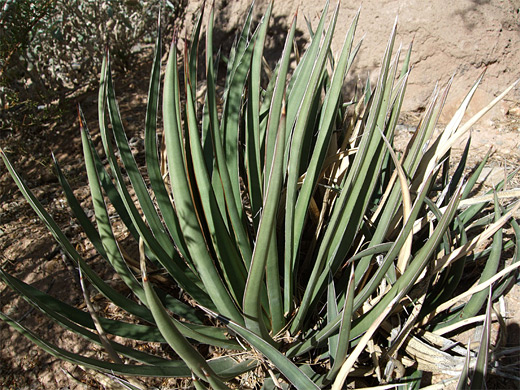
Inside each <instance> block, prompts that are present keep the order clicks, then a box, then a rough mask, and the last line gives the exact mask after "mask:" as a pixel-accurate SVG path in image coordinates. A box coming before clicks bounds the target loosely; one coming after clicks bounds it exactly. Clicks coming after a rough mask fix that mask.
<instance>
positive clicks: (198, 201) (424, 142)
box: [0, 4, 520, 389]
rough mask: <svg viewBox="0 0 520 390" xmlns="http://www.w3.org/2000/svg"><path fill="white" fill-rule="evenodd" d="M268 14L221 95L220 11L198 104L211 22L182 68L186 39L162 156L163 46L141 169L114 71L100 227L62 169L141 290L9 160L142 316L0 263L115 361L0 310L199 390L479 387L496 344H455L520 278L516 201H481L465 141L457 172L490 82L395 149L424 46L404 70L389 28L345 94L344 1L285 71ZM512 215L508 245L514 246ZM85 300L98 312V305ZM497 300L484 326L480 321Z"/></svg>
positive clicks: (9, 280)
mask: <svg viewBox="0 0 520 390" xmlns="http://www.w3.org/2000/svg"><path fill="white" fill-rule="evenodd" d="M327 9H328V7H327V6H326V7H325V9H324V12H323V15H325V14H326V13H327ZM271 10H272V4H270V5H269V6H268V8H267V10H266V12H265V15H264V17H263V18H262V19H261V21H260V22H259V23H258V25H257V26H256V27H255V28H252V9H251V10H250V12H249V14H248V16H247V19H246V22H245V24H244V26H243V29H242V31H241V34H240V35H239V37H238V39H237V40H236V42H235V44H234V45H233V47H232V49H231V52H230V54H229V56H228V58H227V72H226V77H225V81H224V87H223V90H222V91H223V92H222V94H221V95H219V96H217V92H216V91H218V90H220V89H219V88H217V82H219V81H220V80H219V79H218V77H217V75H218V74H219V72H218V66H219V64H220V62H221V61H220V55H219V54H217V55H215V53H214V49H213V42H212V35H213V14H212V15H211V16H210V18H209V22H208V26H207V28H206V31H205V35H206V44H205V54H206V62H205V73H206V87H205V98H204V104H203V106H202V107H199V106H198V103H197V100H196V95H197V92H198V91H200V88H199V86H198V84H197V67H198V64H197V61H198V57H199V40H200V37H201V30H202V27H201V24H202V22H201V20H202V16H201V17H200V18H199V21H198V24H197V25H196V27H195V30H194V33H193V35H192V39H191V44H190V45H189V46H188V45H187V44H186V50H185V58H184V68H183V71H181V72H180V73H179V70H178V69H177V64H178V58H177V55H178V52H177V42H174V43H173V44H172V46H171V51H170V53H169V59H168V63H167V65H166V73H165V77H164V86H163V97H162V118H163V133H162V137H161V140H162V143H163V145H164V153H160V152H159V150H160V147H159V144H158V138H159V137H158V132H157V129H158V124H157V117H158V109H159V100H160V99H159V93H160V87H159V86H160V79H161V76H160V75H161V63H160V59H161V52H160V47H161V45H160V36H159V37H158V40H157V45H156V52H155V59H154V64H153V69H152V74H151V82H150V89H149V97H148V106H147V114H146V124H145V155H146V169H143V168H144V167H139V166H138V164H137V163H136V160H135V159H134V156H133V155H132V152H131V150H130V147H129V144H128V140H127V137H126V135H125V132H124V129H123V126H122V120H121V117H120V114H119V110H118V107H117V103H116V97H115V93H114V87H113V82H112V78H111V71H110V65H109V63H108V59H105V61H104V65H103V70H102V75H101V87H100V91H99V131H100V134H101V138H102V142H103V146H104V156H100V155H98V153H97V151H96V149H95V148H94V146H93V144H92V141H91V139H90V136H89V133H88V130H87V129H86V127H85V124H84V120H83V118H81V123H82V125H81V134H82V141H83V151H84V158H85V165H86V169H87V175H88V181H89V186H90V191H91V196H92V203H93V207H94V212H95V221H92V220H90V219H89V218H88V217H87V214H86V213H85V211H84V210H83V209H82V208H81V206H80V204H79V202H78V200H77V199H76V198H75V197H74V194H73V192H72V189H71V187H70V186H69V184H68V182H67V180H66V178H65V176H64V175H63V174H62V172H61V170H60V169H59V167H58V166H57V164H56V168H57V172H58V177H59V180H60V183H61V184H62V186H63V189H64V192H65V195H66V197H67V200H68V202H69V205H70V207H71V209H72V212H73V213H74V215H75V216H76V218H77V219H78V221H79V223H80V224H81V225H82V227H83V228H84V230H85V232H86V234H87V236H88V238H89V240H90V241H91V242H92V244H93V246H94V247H95V248H96V249H97V251H98V253H99V256H101V257H102V258H104V259H105V260H106V262H107V264H109V265H110V266H111V267H112V268H113V269H114V270H115V272H117V274H118V275H119V277H120V278H121V280H122V281H123V282H124V283H125V284H126V286H128V288H129V289H130V290H131V291H132V293H133V294H132V296H130V297H127V296H123V295H121V294H120V293H119V292H118V291H116V290H115V289H113V288H112V287H111V286H110V285H109V284H107V282H106V281H105V280H103V279H102V278H101V277H99V276H98V275H97V274H96V273H95V272H94V271H93V269H92V268H91V267H90V265H89V263H88V262H87V261H85V260H84V259H83V258H82V256H81V254H80V253H78V252H77V251H76V250H75V248H74V246H73V245H72V244H71V243H70V242H69V240H68V239H67V238H66V236H65V235H64V234H63V232H62V231H61V230H60V228H59V227H58V225H57V224H56V223H55V222H54V221H53V220H52V218H51V217H50V215H49V214H48V213H47V212H46V211H45V210H44V209H43V207H42V206H41V204H40V203H39V202H38V200H37V199H36V198H35V197H34V196H33V195H32V193H31V191H30V189H29V188H28V187H27V186H26V185H25V184H24V182H23V181H22V180H21V179H20V177H19V175H18V174H17V173H16V172H15V170H14V169H13V167H12V165H11V163H10V162H9V161H8V160H7V158H6V156H5V154H4V153H2V154H1V156H2V158H3V160H4V162H5V164H6V166H7V168H8V169H9V171H10V172H11V175H12V176H13V178H14V179H15V181H16V182H17V184H18V186H19V187H20V190H21V191H22V192H23V194H24V196H25V197H26V198H27V199H28V201H29V202H30V204H31V205H32V207H33V208H34V209H35V211H36V212H37V213H38V215H39V216H40V218H41V219H42V220H43V221H44V222H45V223H46V224H47V226H48V227H49V229H50V230H51V232H52V233H53V235H54V236H55V238H56V239H57V241H58V242H59V244H60V245H61V247H62V249H63V251H64V253H65V254H66V255H67V256H69V257H70V258H71V259H72V260H73V261H74V262H75V264H76V265H77V267H78V268H79V269H80V271H81V274H82V276H83V277H84V281H83V282H84V283H86V282H87V281H88V283H90V284H92V286H93V287H94V288H95V289H96V290H97V291H99V292H100V293H102V294H103V295H104V296H105V297H106V299H107V300H109V301H111V302H113V303H114V304H115V305H117V306H118V307H119V308H120V309H121V311H122V312H124V313H126V314H127V315H128V321H123V320H115V319H109V318H104V317H103V316H102V315H101V314H100V313H96V312H95V310H94V309H93V308H92V307H91V306H90V305H89V304H87V307H88V310H87V311H82V310H80V309H78V308H76V307H72V306H69V305H67V304H65V303H63V302H61V301H59V300H58V299H55V298H54V297H52V296H50V295H48V294H45V293H43V292H40V291H38V290H36V289H34V288H33V287H31V286H30V285H28V284H25V283H24V282H22V281H21V280H19V279H17V278H15V277H13V276H11V275H9V274H8V273H6V272H5V271H3V270H2V271H0V276H1V278H2V280H3V281H4V282H5V283H6V284H8V285H9V286H10V287H12V288H13V289H15V290H17V291H18V292H19V293H20V294H22V295H23V296H24V297H25V298H26V299H27V300H28V301H29V302H30V303H31V304H33V305H34V306H36V307H37V308H38V309H39V310H41V311H42V312H44V313H45V314H46V315H47V316H49V317H50V318H51V319H53V320H54V321H56V322H58V323H59V324H61V325H62V326H63V327H64V328H65V329H67V330H70V331H73V332H76V333H77V334H79V335H81V336H83V337H85V338H87V339H88V340H90V341H91V342H92V343H95V344H100V345H102V346H103V348H104V349H105V351H106V352H107V359H106V360H100V359H98V358H93V357H86V356H82V355H79V354H74V353H71V352H68V351H65V350H63V349H61V348H59V347H57V346H55V345H52V344H50V343H47V342H45V341H44V340H42V339H41V338H40V337H39V336H38V335H36V334H34V333H32V332H31V331H30V330H28V329H26V328H24V327H23V326H22V325H21V324H20V323H18V322H16V321H14V320H12V319H11V318H9V317H7V316H6V315H4V314H0V317H1V318H2V319H3V320H4V321H7V322H8V323H9V324H11V325H12V326H13V327H14V328H16V329H17V330H19V331H20V332H22V333H24V334H25V335H26V336H27V337H29V338H30V339H31V340H33V341H34V342H35V343H37V344H38V345H40V346H41V347H42V348H43V349H45V350H46V351H47V352H49V353H51V354H53V355H54V356H57V357H59V358H62V359H65V360H69V361H72V362H74V363H76V364H80V365H83V366H87V367H90V368H94V369H97V370H101V371H106V372H111V373H113V374H121V375H138V376H159V377H193V378H194V382H193V383H194V385H195V386H196V387H197V388H205V386H208V385H209V386H211V387H212V388H215V389H226V388H230V387H231V388H236V387H237V386H238V387H243V386H245V384H244V383H242V382H240V381H241V378H242V377H241V375H242V374H243V373H245V372H247V371H251V370H256V372H257V373H259V372H261V373H262V374H261V375H260V377H259V379H258V380H259V384H260V383H262V382H263V388H264V389H274V388H280V387H281V388H293V387H294V388H297V389H319V388H332V389H341V388H344V386H347V385H348V383H350V382H351V381H354V380H355V378H357V377H360V376H361V377H364V378H365V379H364V380H365V382H366V383H369V384H372V385H376V384H379V383H390V384H394V385H399V384H407V386H408V385H411V386H414V387H413V388H418V387H419V385H420V378H421V373H422V371H423V370H425V371H432V370H434V371H435V370H436V371H437V372H445V373H446V372H447V373H451V374H452V375H453V376H454V378H457V377H460V378H461V379H460V381H459V385H460V386H466V385H467V384H468V383H467V381H468V380H470V383H471V386H473V387H475V388H478V387H479V386H480V384H482V381H483V380H484V374H485V371H486V366H487V362H488V348H489V347H490V346H489V345H488V342H489V337H488V336H489V335H488V334H487V333H488V332H483V336H482V343H481V347H480V351H475V350H469V352H468V351H466V349H465V348H461V347H456V346H455V347H452V348H451V349H448V350H445V347H446V345H450V344H449V343H450V342H451V341H450V338H449V337H448V336H453V335H456V334H457V333H458V331H459V329H460V327H461V325H462V324H464V325H466V324H468V323H477V324H478V323H482V322H484V323H485V327H484V329H485V330H486V331H489V328H490V321H491V309H490V307H491V302H492V300H494V299H497V298H498V297H499V296H501V295H503V294H504V293H505V292H506V291H507V288H508V287H509V286H510V285H511V283H512V282H513V281H514V280H515V275H514V273H512V270H514V269H516V267H517V264H518V263H516V261H517V260H518V255H519V253H518V251H519V250H520V249H519V248H520V246H519V245H518V241H519V240H520V228H519V226H518V224H517V223H516V222H515V220H514V219H513V220H510V217H511V215H512V213H513V212H514V211H515V210H517V209H518V207H519V206H518V203H514V204H504V203H503V202H504V201H501V200H499V199H506V195H510V192H508V193H501V192H500V190H501V188H502V186H503V185H504V183H501V184H500V185H499V186H498V188H497V189H496V190H497V191H496V192H495V193H490V194H488V195H484V196H481V197H478V198H469V196H470V193H471V191H472V189H473V187H474V185H475V183H476V180H477V178H478V176H479V175H480V172H481V170H482V168H483V166H484V164H485V162H486V159H487V157H486V158H485V159H484V161H483V162H482V164H480V165H479V166H478V167H477V168H476V169H475V171H474V172H473V173H472V174H471V175H470V176H469V178H467V179H466V178H465V177H464V171H465V162H466V158H467V154H468V150H469V141H468V147H466V149H465V150H464V153H463V155H462V158H461V159H460V162H459V163H458V164H456V169H455V171H454V173H453V174H452V175H450V174H449V172H450V170H449V166H450V160H449V158H450V151H451V147H452V146H453V145H454V144H455V143H460V142H461V137H463V136H464V135H465V134H466V133H467V132H468V130H469V129H470V127H471V126H472V125H473V124H474V123H475V121H476V120H478V119H479V118H480V117H481V116H482V115H484V114H485V112H487V110H489V108H490V107H491V105H490V106H489V107H487V108H485V109H484V110H482V112H480V113H479V114H478V115H477V116H476V117H474V118H472V119H470V120H469V121H468V122H467V123H465V124H462V118H463V115H464V112H465V110H466V107H467V106H468V104H469V102H470V100H471V97H472V95H473V93H474V92H475V89H476V87H477V84H478V82H477V83H476V84H475V86H474V87H473V88H472V90H471V91H470V92H469V94H468V96H467V97H466V99H465V100H464V102H463V103H462V105H461V106H460V108H459V110H458V111H457V113H456V114H455V116H454V117H453V119H452V120H451V121H450V122H449V124H448V125H447V126H446V129H445V130H444V132H442V134H440V135H439V136H438V137H434V129H435V127H436V125H437V121H438V118H439V115H440V113H441V109H442V107H443V104H444V102H445V99H446V95H447V91H448V89H449V85H448V87H446V89H445V91H443V92H441V91H438V90H435V91H434V93H433V94H432V97H431V99H430V102H429V105H428V107H427V109H426V111H425V113H424V115H423V118H422V119H421V122H420V124H419V125H418V126H417V129H416V131H415V133H414V135H413V137H412V139H411V140H410V142H409V143H408V145H407V147H406V148H405V150H403V151H402V152H401V153H400V155H397V153H396V152H394V149H393V139H394V135H395V130H396V125H397V123H398V120H399V114H400V109H401V105H402V102H403V99H404V93H405V89H406V84H407V80H408V77H409V72H410V67H409V59H410V51H411V50H410V51H408V52H407V53H406V55H405V59H404V61H402V65H401V67H399V64H400V54H401V53H400V50H397V52H396V53H395V54H394V40H395V29H394V31H393V32H392V34H391V36H390V40H389V42H388V46H387V49H386V52H385V53H384V57H383V61H382V67H381V71H380V74H379V78H378V80H377V82H376V84H375V86H373V87H371V86H370V85H367V86H366V88H365V91H364V92H363V93H362V94H361V96H357V95H356V96H351V97H349V98H345V97H344V96H343V92H342V87H343V83H344V80H345V77H346V74H347V72H348V70H349V68H350V66H351V64H352V62H353V60H354V57H355V55H356V53H357V51H358V48H359V45H358V46H355V45H354V44H353V42H354V31H355V29H356V24H357V20H358V16H357V15H356V17H355V18H354V20H353V22H352V25H351V27H350V30H349V32H348V34H347V36H346V37H345V41H344V44H343V47H342V49H341V51H340V52H339V54H338V56H337V57H336V58H335V59H333V56H332V55H331V40H332V37H333V33H334V27H335V24H336V21H337V16H338V11H337V9H336V11H335V12H334V13H333V16H332V20H331V21H330V23H329V25H328V27H326V26H325V24H326V23H325V17H322V18H321V20H320V22H319V24H318V26H316V29H315V30H314V31H312V30H311V31H310V34H311V36H312V37H313V39H312V41H311V43H310V45H309V46H308V47H307V49H306V51H305V53H304V54H303V55H302V56H301V57H300V56H298V55H295V52H296V51H295V48H294V47H293V42H294V37H295V31H296V21H294V22H293V23H292V26H291V28H290V31H289V33H288V35H287V38H286V43H285V46H284V48H283V52H282V53H281V58H280V60H279V62H278V64H277V65H276V68H275V69H274V70H271V69H267V68H266V66H265V65H264V63H263V61H262V58H263V50H264V44H265V40H266V34H267V29H268V23H269V19H270V16H271ZM180 77H182V79H180ZM264 80H265V81H266V82H265V83H264ZM181 85H182V87H181ZM511 88H513V86H511V87H510V88H509V89H508V91H509V90H510V89H511ZM508 91H505V92H504V93H503V94H502V95H500V97H499V98H497V100H496V101H495V102H493V103H492V104H495V103H496V102H497V101H498V100H500V99H501V98H502V97H503V96H504V95H505V94H506V93H507V92H508ZM106 118H108V119H109V121H110V126H108V124H107V123H106ZM104 158H106V159H107V160H108V166H105V165H103V163H102V161H103V159H104ZM121 165H122V166H124V170H123V169H122V167H121ZM123 172H124V173H123ZM142 172H144V173H142ZM127 179H129V183H128V181H127ZM131 193H135V197H132V196H131ZM107 202H110V203H111V204H112V205H113V208H114V210H115V212H116V213H117V215H118V217H119V220H120V221H122V223H124V225H125V226H126V228H127V229H128V231H129V233H130V235H131V237H133V239H134V240H135V242H136V243H139V248H140V259H139V260H138V259H135V262H134V263H133V264H134V265H137V264H140V269H139V267H132V266H131V264H132V261H130V263H129V259H128V257H125V256H124V255H123V252H122V251H121V249H120V243H118V240H117V237H116V235H115V234H114V232H113V230H112V226H113V223H114V218H112V217H113V215H111V214H110V213H109V212H108V211H107V206H106V203H107ZM489 206H491V207H489ZM509 220H510V221H509ZM508 221H509V223H510V225H511V226H512V228H513V231H514V239H513V241H507V240H503V236H502V229H503V226H504V225H505V224H506V223H507V222H508ZM489 239H491V243H490V244H489V247H487V248H486V246H485V245H488V241H489ZM515 243H516V245H515ZM509 247H514V257H513V264H512V265H510V266H508V267H505V268H504V269H502V270H501V267H503V261H501V257H502V251H503V249H504V248H509ZM476 263H478V264H485V265H484V266H483V267H480V268H479V269H480V271H481V272H480V273H479V274H478V275H476V277H475V278H473V279H472V280H469V279H464V272H465V270H466V269H467V267H468V266H469V267H474V265H475V264H476ZM152 270H153V273H152ZM157 274H161V276H162V279H161V280H162V283H160V284H159V283H157V282H156V281H157V278H156V275H157ZM165 278H166V280H167V281H168V282H167V283H164V280H165ZM459 283H464V284H467V285H468V286H470V285H472V284H473V283H475V284H476V286H475V287H474V288H472V289H471V290H469V291H468V292H467V293H466V295H465V297H467V298H469V299H466V300H465V301H464V302H465V303H464V304H460V305H459V306H455V304H456V303H458V302H459V301H460V299H462V298H464V297H461V296H458V294H459V293H460V291H459V290H458V289H457V287H458V285H459ZM491 286H493V288H491ZM84 291H86V289H84ZM85 294H86V293H85ZM85 299H86V300H87V303H89V300H90V298H89V297H88V295H87V294H86V297H85ZM486 302H488V303H487V306H486ZM484 307H487V310H486V313H487V315H486V316H484V317H477V315H478V314H479V312H480V311H481V309H482V308H484ZM113 336H119V338H118V340H122V339H130V340H140V341H144V342H161V343H168V344H169V345H170V346H171V348H172V349H173V350H174V351H175V353H176V355H178V360H171V359H168V358H165V357H161V356H154V355H151V354H149V353H148V352H143V351H140V350H138V349H134V348H131V347H129V346H127V345H125V344H124V343H122V342H120V341H117V342H116V341H115V340H113ZM202 345H210V346H214V347H218V351H219V353H218V356H220V357H216V358H213V359H211V356H210V355H208V354H207V353H206V354H204V353H203V352H201V351H202V350H203V349H201V348H198V346H202ZM238 352H240V353H238ZM475 367H476V369H475Z"/></svg>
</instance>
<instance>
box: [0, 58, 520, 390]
mask: <svg viewBox="0 0 520 390" xmlns="http://www.w3.org/2000/svg"><path fill="white" fill-rule="evenodd" d="M149 69H150V63H149V60H148V59H146V58H143V59H142V60H141V61H140V63H139V65H138V66H137V67H136V68H135V72H133V73H132V74H130V75H126V76H125V77H124V78H117V77H116V90H117V91H118V94H119V96H120V98H119V104H120V109H121V113H122V117H123V119H124V125H125V128H126V130H127V132H128V138H129V139H132V138H133V139H134V141H135V144H136V145H137V148H139V147H140V146H142V139H143V123H144V108H145V103H146V93H147V81H146V82H143V77H142V76H141V75H146V76H147V75H148V74H149ZM146 79H147V77H146ZM77 103H80V104H81V106H82V108H83V110H84V112H85V117H86V119H87V123H88V125H89V127H90V128H91V129H92V130H95V129H96V128H97V122H96V121H97V92H95V91H93V92H87V93H84V94H81V95H78V96H76V97H75V98H73V99H70V100H68V101H66V102H65V103H64V104H61V105H60V106H59V107H58V108H52V109H51V110H50V115H49V118H48V119H47V120H46V121H45V122H44V123H38V125H37V126H34V125H33V124H31V123H26V124H24V125H23V126H20V127H19V128H16V129H13V130H12V131H10V132H6V133H5V134H0V147H1V148H2V149H4V151H5V152H6V153H7V154H8V155H9V157H10V158H11V160H12V162H13V163H14V165H15V167H16V169H17V170H18V171H19V172H20V173H21V174H22V175H23V177H24V179H25V180H26V181H27V183H28V184H29V186H30V187H31V188H32V190H33V191H34V193H35V195H36V196H37V197H38V198H39V199H40V201H41V202H42V203H43V204H44V206H45V207H46V208H47V210H48V211H49V212H50V213H51V215H52V216H53V217H54V218H55V220H56V221H57V222H58V223H59V224H60V226H61V227H63V229H64V231H65V233H66V234H67V235H68V237H69V238H71V239H72V240H73V243H74V245H76V246H77V247H78V249H79V250H80V252H81V253H83V254H84V255H85V256H86V257H88V256H92V255H93V252H92V250H91V248H90V247H89V246H88V245H86V244H85V243H84V240H85V237H84V235H83V233H81V229H80V228H79V226H78V225H76V224H75V223H74V221H73V219H72V216H71V214H70V212H69V211H68V209H67V205H66V201H65V198H64V195H63V193H62V191H61V190H60V187H59V184H58V182H57V180H56V178H55V176H54V174H53V169H52V161H51V152H53V153H54V154H55V156H56V158H57V160H58V161H59V163H60V165H61V167H62V168H63V170H64V171H65V172H66V174H67V176H68V177H69V178H71V184H72V186H73V188H74V189H75V193H76V195H77V196H78V198H79V199H80V201H82V202H84V203H83V204H84V205H85V206H87V205H88V204H89V200H88V189H87V187H86V185H85V182H86V174H85V171H84V168H83V162H82V157H81V141H80V136H79V125H78V121H77V118H76V104H77ZM419 115H420V114H419V113H418V112H417V111H410V112H407V114H406V115H405V116H403V124H402V125H400V126H399V132H398V138H399V137H401V138H407V137H409V136H410V134H411V131H412V129H413V126H412V125H413V124H414V123H416V122H417V120H418V118H419ZM94 132H95V131H94ZM94 140H95V141H96V140H97V139H96V138H94ZM462 147H463V145H461V146H460V147H458V148H456V150H458V151H459V152H460V151H461V150H462ZM490 148H493V155H492V157H491V158H490V160H489V162H488V165H487V167H486V175H487V176H488V182H487V183H488V184H487V185H490V184H491V185H492V184H493V183H496V182H498V181H500V180H501V179H502V178H503V177H504V172H511V171H512V170H514V169H517V168H520V102H518V101H515V100H509V101H508V103H507V105H506V106H502V112H501V113H499V115H498V116H496V117H495V118H494V119H493V120H492V121H490V120H485V121H484V124H482V125H480V124H477V125H475V126H474V128H473V130H472V152H471V156H472V157H471V159H470V162H469V164H468V165H469V166H472V165H474V164H476V163H477V162H478V161H479V160H480V159H481V158H482V157H483V156H484V155H485V153H486V152H487V151H488V150H489V149H490ZM515 184H516V186H517V187H518V184H519V180H518V179H516V180H515V181H514V182H513V185H515ZM484 188H485V187H483V189H484ZM517 218H518V216H517ZM0 266H1V267H2V268H3V269H5V270H6V271H8V272H10V273H12V274H13V275H15V276H18V277H20V278H21V279H22V280H23V281H25V282H26V283H31V284H33V285H34V286H36V287H38V288H40V289H42V290H44V291H46V292H48V293H50V294H52V295H54V296H57V297H59V298H61V299H64V300H66V301H67V302H69V303H71V304H74V305H80V304H81V302H82V301H83V298H82V296H81V290H80V289H79V286H77V285H76V283H75V279H76V274H75V271H74V270H73V267H71V265H70V264H68V263H67V262H66V261H65V260H64V259H63V258H62V256H61V254H60V251H59V248H58V246H57V245H56V243H55V242H54V240H53V238H52V236H51V234H50V233H48V231H47V229H46V228H45V226H43V224H42V223H41V222H40V221H39V220H38V219H37V216H36V215H35V214H34V212H33V211H32V209H31V208H30V206H29V205H28V204H27V203H26V202H25V200H24V199H23V197H22V195H21V194H20V193H19V191H18V190H17V188H16V186H15V184H14V182H13V181H12V179H11V178H10V176H9V175H8V173H7V170H6V169H5V167H4V166H3V164H1V163H0ZM100 267H101V265H100ZM109 276H110V275H108V274H107V277H109ZM505 307H506V312H507V316H508V317H507V334H506V336H507V343H508V345H510V346H516V347H518V346H520V332H519V329H520V287H519V286H518V285H515V286H514V288H513V289H512V290H511V291H510V292H509V294H508V295H507V296H506V299H505ZM0 310H1V311H2V312H4V313H6V314H7V315H10V316H12V317H13V318H15V319H17V320H20V321H21V322H22V323H23V324H24V325H26V326H27V327H29V328H31V329H33V330H34V331H35V332H37V333H38V334H39V335H42V336H43V337H44V338H46V339H47V340H49V341H51V342H54V343H56V344H58V345H60V346H63V347H66V348H69V349H70V350H72V351H74V352H85V351H89V353H91V354H101V353H102V352H101V351H100V350H95V349H94V350H93V349H92V348H91V347H89V346H88V345H86V343H84V342H83V341H82V340H78V339H77V338H76V337H74V336H72V335H71V334H69V333H67V332H59V331H58V330H57V327H56V326H54V325H53V324H52V323H49V321H47V320H45V319H44V318H43V316H41V315H39V314H38V312H37V311H36V310H33V309H32V308H31V306H29V305H28V304H27V303H25V302H24V301H23V300H22V299H21V298H19V297H18V296H17V295H16V294H15V293H13V292H12V291H11V290H10V289H9V288H8V287H7V286H5V285H4V284H2V283H0ZM154 348H161V346H154ZM515 359H517V360H516V361H513V362H512V364H519V361H520V359H518V357H516V358H515ZM513 360H514V359H513ZM146 383H147V386H148V388H152V387H154V386H155V387H158V388H161V389H174V388H183V383H182V382H176V381H173V380H170V381H161V380H154V381H150V380H147V382H146ZM493 383H494V385H493V386H494V388H496V389H499V388H511V382H510V381H509V382H504V381H503V380H502V379H501V378H497V379H495V382H493ZM118 386H120V387H118ZM502 386H505V387H502ZM516 386H517V388H520V384H517V385H516ZM103 388H114V389H115V388H122V387H121V385H118V384H117V383H116V382H115V381H114V380H113V379H110V378H108V377H106V376H103V375H101V374H98V373H94V372H91V371H85V370H83V369H80V368H78V367H75V366H73V365H72V364H69V363H64V362H61V361H58V360H56V359H55V358H53V357H52V356H50V355H48V354H46V353H44V352H43V351H41V350H40V349H39V348H38V347H36V346H34V345H33V344H31V343H30V342H29V341H27V340H26V339H25V338H24V337H23V336H21V335H20V334H18V333H17V332H15V331H13V330H12V329H10V328H9V327H8V326H7V325H6V324H5V323H3V322H0V389H1V390H4V389H5V390H7V389H10V390H11V389H13V390H14V389H17V390H18V389H20V390H21V389H60V390H65V389H69V390H73V389H103Z"/></svg>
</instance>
